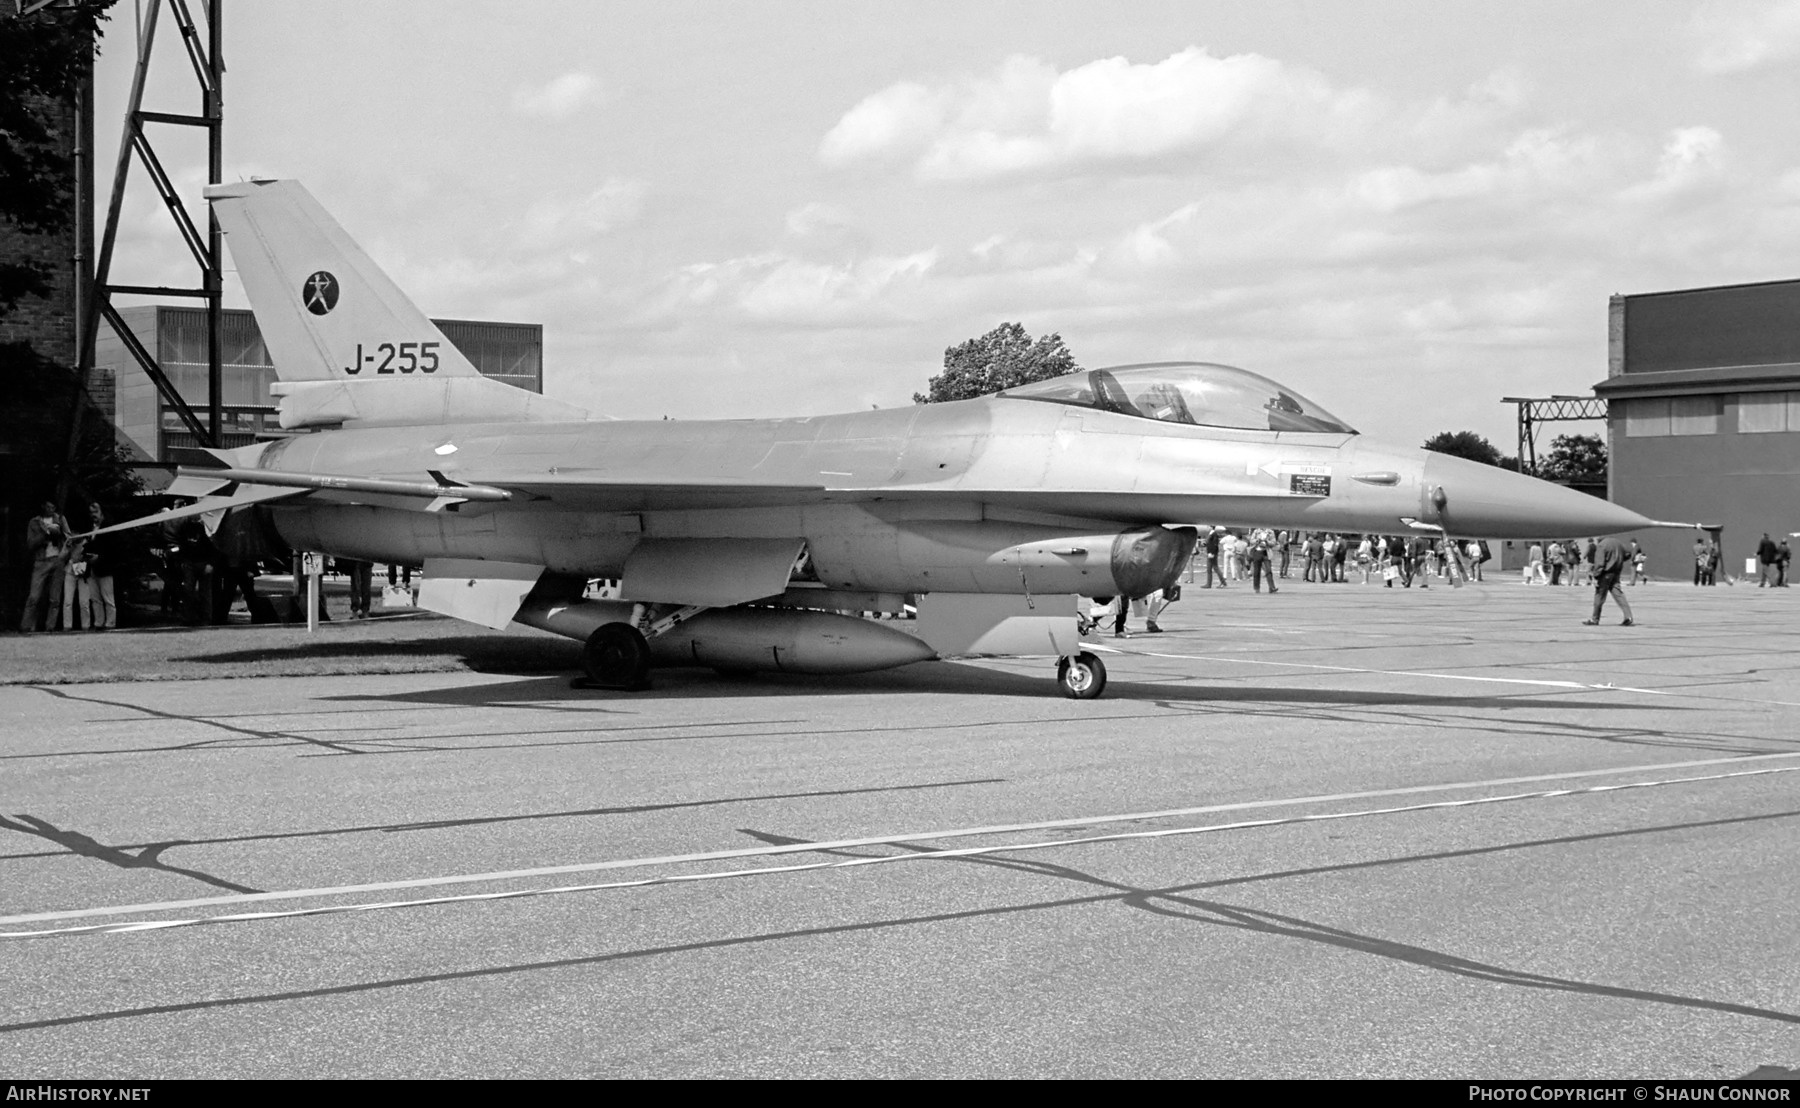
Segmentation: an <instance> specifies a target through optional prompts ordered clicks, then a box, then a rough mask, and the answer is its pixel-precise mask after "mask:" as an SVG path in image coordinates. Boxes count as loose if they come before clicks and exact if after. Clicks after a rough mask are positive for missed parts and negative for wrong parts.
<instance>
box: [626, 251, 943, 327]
mask: <svg viewBox="0 0 1800 1108" xmlns="http://www.w3.org/2000/svg"><path fill="white" fill-rule="evenodd" d="M936 262H937V251H936V250H923V251H919V252H917V253H913V254H906V255H876V256H874V257H869V258H865V259H862V260H861V261H857V262H851V263H847V264H828V263H820V262H813V261H808V260H806V259H804V258H799V257H794V256H792V255H789V254H783V253H780V252H768V253H762V254H755V255H747V256H744V257H740V258H732V259H728V260H726V261H722V262H701V263H696V264H693V265H688V266H684V267H682V268H681V269H680V270H679V271H677V272H676V273H675V274H673V275H672V276H671V277H670V279H669V281H668V282H667V284H666V287H665V290H664V293H663V304H662V310H663V311H665V312H674V313H681V312H686V311H689V310H691V309H694V308H705V309H712V310H718V311H723V312H724V313H725V314H727V315H729V316H732V317H736V318H738V319H741V320H745V321H748V322H756V323H785V324H790V325H798V326H820V325H835V324H843V323H849V322H865V323H867V322H876V321H880V320H884V319H892V318H895V317H896V316H897V315H898V314H901V313H902V312H903V309H902V306H901V305H902V301H903V299H904V294H905V292H906V290H907V289H908V288H910V287H916V286H917V285H918V284H919V283H920V282H921V281H922V280H923V279H924V278H925V277H926V276H927V275H928V274H929V273H930V272H931V269H932V267H933V266H934V265H935V264H936Z"/></svg>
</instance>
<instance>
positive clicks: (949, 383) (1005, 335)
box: [913, 323, 1081, 404]
mask: <svg viewBox="0 0 1800 1108" xmlns="http://www.w3.org/2000/svg"><path fill="white" fill-rule="evenodd" d="M1080 369H1081V366H1080V365H1078V364H1076V361H1075V356H1074V355H1073V354H1070V353H1069V348H1068V347H1066V346H1064V345H1063V340H1062V336H1061V335H1059V334H1056V333H1055V332H1051V333H1050V334H1048V335H1045V336H1044V337H1043V338H1040V339H1037V340H1035V341H1034V340H1033V339H1032V337H1031V336H1030V335H1029V334H1027V333H1026V331H1025V328H1024V327H1023V326H1021V325H1020V324H1017V323H1002V324H1001V325H1000V326H998V327H996V328H994V329H993V330H992V331H989V332H988V333H987V334H985V335H983V336H981V337H980V338H978V339H970V340H969V341H968V342H965V343H963V344H962V345H961V346H952V347H950V348H949V349H947V350H945V351H944V372H942V373H940V374H938V375H937V376H936V377H933V378H932V379H931V382H930V384H929V385H928V386H927V391H925V392H923V393H913V403H915V404H938V403H942V402H943V401H946V400H968V399H971V398H973V397H977V396H987V395H988V394H990V393H996V392H999V391H1000V390H1001V389H1011V388H1017V387H1018V386H1020V385H1027V384H1030V383H1031V382H1033V381H1043V380H1047V379H1048V378H1051V377H1061V376H1062V375H1063V374H1065V373H1075V372H1077V371H1079V370H1080Z"/></svg>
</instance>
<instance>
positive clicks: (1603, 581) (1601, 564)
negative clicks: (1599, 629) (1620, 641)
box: [1581, 535, 1637, 627]
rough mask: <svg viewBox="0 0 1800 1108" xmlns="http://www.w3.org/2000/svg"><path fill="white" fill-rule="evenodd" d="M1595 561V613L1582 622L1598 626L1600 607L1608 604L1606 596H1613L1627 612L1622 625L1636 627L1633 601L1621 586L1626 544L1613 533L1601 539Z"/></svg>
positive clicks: (1621, 609)
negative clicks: (1632, 608)
mask: <svg viewBox="0 0 1800 1108" xmlns="http://www.w3.org/2000/svg"><path fill="white" fill-rule="evenodd" d="M1594 553H1595V557H1596V559H1597V560H1596V561H1595V562H1594V614H1593V616H1592V617H1591V618H1589V619H1584V620H1582V621H1581V622H1582V623H1583V624H1585V625H1586V626H1588V627H1596V626H1598V625H1599V623H1600V609H1601V608H1603V607H1605V606H1606V598H1607V597H1608V596H1611V597H1612V598H1613V600H1614V601H1616V602H1617V603H1618V605H1619V610H1620V611H1621V612H1624V613H1625V618H1624V619H1622V620H1620V621H1619V626H1621V627H1635V626H1637V621H1636V620H1634V619H1632V618H1631V602H1630V601H1629V600H1626V599H1625V590H1624V589H1622V588H1620V587H1619V577H1620V575H1621V574H1623V573H1624V572H1625V544H1624V543H1621V542H1620V541H1619V540H1618V539H1616V538H1614V537H1613V536H1611V535H1608V536H1606V537H1605V538H1603V539H1601V540H1600V542H1599V544H1598V547H1597V549H1596V550H1595V552H1594Z"/></svg>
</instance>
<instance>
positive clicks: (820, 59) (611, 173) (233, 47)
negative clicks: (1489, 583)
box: [96, 0, 1800, 452]
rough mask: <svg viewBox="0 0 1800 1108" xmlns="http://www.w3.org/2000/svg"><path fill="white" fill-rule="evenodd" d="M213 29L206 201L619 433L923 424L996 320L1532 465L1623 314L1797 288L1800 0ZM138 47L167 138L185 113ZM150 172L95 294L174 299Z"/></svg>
mask: <svg viewBox="0 0 1800 1108" xmlns="http://www.w3.org/2000/svg"><path fill="white" fill-rule="evenodd" d="M228 8H229V10H228V11H227V12H226V16H225V41H226V55H225V56H226V62H227V65H228V66H229V70H230V71H229V73H228V75H227V79H226V141H225V167H226V177H227V178H228V179H233V180H235V179H239V178H241V177H247V176H250V175H265V176H291V177H297V178H299V179H301V180H302V181H304V182H305V184H306V185H307V187H308V188H309V189H310V190H311V191H312V192H313V194H314V195H315V196H317V197H318V198H319V200H320V201H321V202H322V203H323V204H324V205H325V207H326V208H327V209H328V210H330V211H331V212H332V213H333V214H334V215H336V217H337V218H338V220H339V221H340V222H342V223H343V224H344V225H345V226H346V227H347V228H348V229H349V230H350V232H351V234H352V235H354V236H355V237H357V238H358V239H359V241H361V242H362V243H363V245H364V246H365V247H367V248H368V249H369V251H370V253H371V254H373V255H374V257H375V258H376V260H377V261H378V262H380V263H382V264H383V265H385V266H387V267H388V268H389V269H390V271H391V272H393V273H394V275H395V277H396V278H397V280H398V281H399V282H400V284H401V285H402V287H404V288H406V289H408V290H409V291H410V292H411V293H412V294H413V297H414V299H415V300H417V301H418V302H419V304H420V306H421V307H422V308H424V310H425V311H426V312H428V313H430V314H433V315H439V316H451V317H461V318H477V319H482V318H485V319H504V320H520V321H527V322H537V323H542V324H543V325H544V328H545V344H546V391H547V392H548V393H550V394H551V395H554V396H558V397H561V398H564V399H568V400H572V401H575V402H577V403H581V404H583V405H586V406H588V407H590V408H592V409H594V410H595V411H597V412H600V413H603V414H608V415H615V416H620V417H625V418H641V417H650V418H654V417H657V416H662V415H669V416H674V417H677V418H723V417H735V416H761V415H780V414H812V413H821V412H830V411H846V410H852V409H859V408H867V407H869V406H871V405H879V406H881V407H889V406H893V405H900V404H905V403H908V402H909V397H910V396H911V394H912V393H913V392H915V391H919V390H922V389H923V388H924V387H925V383H926V380H927V378H929V377H930V376H931V375H932V374H933V373H935V372H937V370H938V369H939V368H940V367H941V364H942V357H943V350H944V348H945V347H946V346H949V345H951V344H954V343H957V342H961V341H962V340H964V339H966V338H969V337H971V336H974V335H977V334H980V333H982V332H985V331H987V330H989V329H990V328H992V327H994V326H995V325H996V324H998V323H1000V322H1002V321H1007V320H1017V321H1019V322H1022V323H1023V324H1024V325H1025V326H1026V328H1027V329H1028V330H1030V331H1031V332H1032V333H1033V334H1038V333H1041V332H1045V331H1057V332H1060V333H1061V334H1062V336H1063V337H1064V339H1065V340H1066V341H1067V343H1068V345H1069V347H1070V349H1071V350H1072V351H1073V352H1074V354H1075V356H1076V358H1077V360H1079V361H1080V362H1081V363H1082V364H1083V365H1086V366H1100V365H1115V364H1122V363H1129V362H1138V361H1161V360H1176V359H1192V360H1205V361H1221V362H1226V363H1229V364H1235V365H1241V366H1244V367H1246V368H1249V369H1253V370H1256V371H1258V372H1261V373H1264V374H1266V375H1268V376H1271V377H1274V378H1276V379H1277V380H1281V381H1285V382H1288V383H1290V384H1291V385H1293V386H1294V387H1295V388H1297V389H1299V390H1300V391H1301V392H1303V393H1305V394H1308V395H1310V396H1311V397H1313V398H1314V399H1315V400H1317V401H1318V402H1320V403H1321V404H1323V405H1324V406H1325V407H1326V408H1328V409H1330V410H1332V411H1335V412H1336V413H1338V414H1339V415H1340V416H1342V417H1344V418H1345V419H1347V420H1348V421H1350V422H1351V423H1353V424H1354V425H1356V426H1358V427H1360V428H1361V429H1362V430H1364V431H1366V432H1369V433H1371V434H1377V435H1381V436H1383V437H1388V438H1393V439H1397V440H1400V441H1403V442H1417V441H1420V440H1422V439H1424V438H1425V437H1427V436H1429V435H1431V434H1433V433H1435V432H1437V431H1442V430H1461V429H1473V430H1476V431H1479V432H1481V433H1482V434H1485V435H1487V436H1488V437H1489V438H1491V439H1493V440H1494V441H1495V442H1496V444H1499V445H1502V446H1503V447H1504V448H1506V449H1507V450H1508V452H1510V448H1511V439H1512V419H1513V410H1512V409H1511V408H1510V407H1508V406H1505V405H1502V404H1501V403H1499V400H1500V397H1502V396H1504V395H1521V394H1523V395H1550V394H1552V393H1577V394H1583V393H1586V391H1587V389H1588V387H1589V386H1591V385H1592V384H1593V383H1594V382H1595V381H1597V380H1599V379H1601V378H1602V377H1604V376H1605V372H1606V305H1607V297H1608V295H1609V294H1611V293H1614V292H1642V291H1653V290H1659V289H1670V288H1685V287H1694V286H1703V285H1717V284H1731V283H1737V282H1745V281H1764V280H1775V279H1783V278H1792V277H1800V111H1796V107H1795V106H1796V105H1797V104H1800V79H1797V77H1800V0H1732V2H1720V3H1713V2H1691V3H1690V2H1674V0H1630V2H1626V0H1611V2H1600V0H1593V2H1586V3H1571V2H1570V0H1505V2H1503V3H1500V2H1495V3H1487V2H1473V0H1471V2H1458V3H1451V4H1446V3H1443V2H1441V0H1431V2H1426V0H1418V2H1414V0H1356V2H1351V0H1320V2H1315V3H1307V2H1302V0H1254V2H1243V3H1238V2H1223V0H1177V2H1170V3H1161V2H1150V0H1127V2H1123V3H1119V2H1112V3H1104V4H1102V3H1054V2H1046V0H1031V2H1029V3H1011V2H1006V3H1002V2H993V0H987V2H984V0H958V2H954V3H952V2H938V0H905V2H904V3H896V2H884V3H868V2H860V0H830V2H825V0H816V2H797V0H759V2H757V3H753V4H752V3H725V2H722V0H720V2H682V0H655V2H654V3H640V2H635V0H610V2H608V3H605V4H594V3H588V2H569V3H548V2H545V3H534V2H529V0H522V2H519V3H508V4H495V3H493V2H492V0H483V2H480V3H475V2H438V3H434V4H431V5H429V6H427V5H425V4H423V3H410V4H408V3H390V2H370V0H361V2H359V3H356V4H350V3H337V4H256V5H228ZM116 11H117V14H116V16H115V18H114V21H113V23H112V25H111V34H110V37H109V39H108V41H107V42H106V43H105V44H104V49H105V53H104V56H103V58H102V61H101V68H100V74H99V86H98V93H97V103H98V110H99V115H98V123H97V128H96V129H97V131H98V135H99V144H100V147H101V150H102V153H103V156H102V158H101V161H102V162H103V163H108V164H110V161H111V153H110V152H111V151H112V150H113V148H114V146H115V144H116V141H117V134H118V125H117V120H118V118H119V115H120V113H121V112H122V110H123V106H124V102H125V93H126V88H127V84H128V81H129V74H130V63H131V59H132V53H133V51H132V48H131V45H130V36H131V28H132V21H133V14H132V9H131V6H130V5H129V4H125V3H121V4H120V6H119V8H118V9H116ZM159 38H162V39H163V40H164V41H163V46H164V49H160V50H159V57H158V59H157V62H156V67H155V70H154V71H155V73H156V74H157V79H156V80H155V81H153V83H152V85H151V92H150V95H149V96H148V97H147V99H146V106H147V107H150V108H152V109H161V110H173V111H191V110H193V108H194V105H195V103H196V102H197V93H196V92H195V91H194V89H193V79H192V76H191V73H190V71H189V70H188V68H187V63H186V59H185V58H184V57H183V56H182V54H181V52H180V47H179V41H178V39H177V37H176V36H175V34H174V33H173V27H172V25H171V21H169V20H168V19H167V18H166V17H165V19H164V22H163V25H162V28H161V30H160V32H159ZM168 130H169V129H164V131H161V132H159V136H162V135H166V134H167V132H168ZM182 138H183V136H181V135H179V134H174V135H168V137H167V138H166V139H164V138H162V137H159V139H158V142H159V149H161V150H162V152H163V155H164V157H165V159H166V160H168V161H170V162H172V163H173V164H172V165H171V167H170V168H171V173H172V175H173V176H175V177H176V179H177V182H178V184H179V185H180V187H181V188H182V189H183V190H184V193H185V194H186V195H188V196H190V197H193V198H194V206H195V207H196V208H197V207H198V193H199V188H200V186H201V184H202V183H203V178H204V151H203V148H202V147H201V146H200V144H199V143H198V142H195V141H194V140H192V139H191V138H190V139H188V141H187V142H186V143H185V144H184V143H183V142H182V141H181V140H182ZM134 182H135V183H136V185H137V186H138V187H136V188H134V190H133V192H132V200H131V203H130V204H129V205H128V217H129V218H128V222H127V225H126V227H125V230H124V231H123V232H122V237H121V243H120V248H119V249H120V253H119V256H118V260H117V262H116V263H115V267H114V277H115V280H119V281H124V282H130V283H156V282H160V281H164V280H171V281H178V282H180V281H182V280H183V278H184V276H185V274H186V271H185V270H184V269H183V266H184V264H189V263H184V260H183V259H184V257H185V255H184V254H183V253H182V250H181V247H180V245H179V241H178V239H176V237H175V236H174V233H173V231H172V229H171V228H170V227H169V226H168V220H167V217H166V216H162V215H160V213H159V212H158V211H157V210H156V208H155V205H156V202H155V200H154V198H153V194H151V193H150V192H149V191H148V189H147V187H143V178H142V176H141V174H139V175H136V176H134ZM102 188H103V189H104V182H103V184H102ZM102 195H103V196H104V191H103V192H102ZM237 295H238V301H237V302H238V303H242V299H241V293H238V294H237Z"/></svg>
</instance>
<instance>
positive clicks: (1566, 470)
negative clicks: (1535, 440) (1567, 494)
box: [1538, 435, 1606, 484]
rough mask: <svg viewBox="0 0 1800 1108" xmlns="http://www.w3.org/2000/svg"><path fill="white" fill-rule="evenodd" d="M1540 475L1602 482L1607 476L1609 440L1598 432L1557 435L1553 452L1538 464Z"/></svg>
mask: <svg viewBox="0 0 1800 1108" xmlns="http://www.w3.org/2000/svg"><path fill="white" fill-rule="evenodd" d="M1538 476H1539V477H1543V478H1546V479H1548V480H1551V481H1571V482H1575V483H1578V484H1599V483H1600V482H1602V481H1605V480H1606V441H1605V440H1604V439H1602V438H1601V437H1600V436H1599V435H1558V436H1556V437H1555V438H1554V439H1552V440H1550V453H1548V454H1546V455H1544V460H1543V461H1542V462H1540V463H1539V464H1538Z"/></svg>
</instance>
